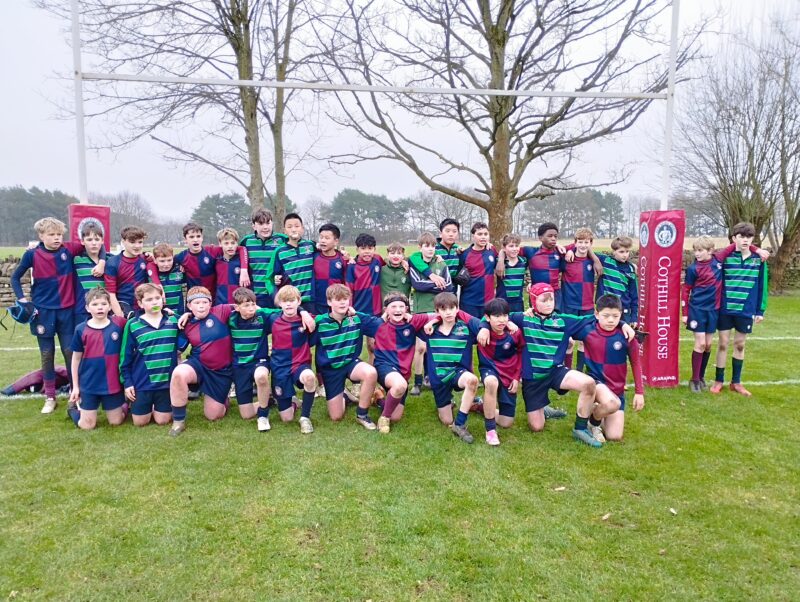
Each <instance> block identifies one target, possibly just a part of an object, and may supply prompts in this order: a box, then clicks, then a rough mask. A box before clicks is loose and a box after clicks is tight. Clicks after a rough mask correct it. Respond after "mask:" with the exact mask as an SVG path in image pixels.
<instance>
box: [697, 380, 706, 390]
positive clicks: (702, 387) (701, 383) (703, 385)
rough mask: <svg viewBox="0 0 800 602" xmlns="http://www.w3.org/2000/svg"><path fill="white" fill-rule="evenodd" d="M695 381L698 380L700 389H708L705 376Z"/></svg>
mask: <svg viewBox="0 0 800 602" xmlns="http://www.w3.org/2000/svg"><path fill="white" fill-rule="evenodd" d="M697 382H699V383H700V390H701V391H708V383H707V382H706V379H705V378H701V379H700V380H699V381H697Z"/></svg>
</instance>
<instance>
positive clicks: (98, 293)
mask: <svg viewBox="0 0 800 602" xmlns="http://www.w3.org/2000/svg"><path fill="white" fill-rule="evenodd" d="M100 297H104V298H105V300H106V301H108V302H109V303H111V295H110V294H109V293H108V291H107V290H106V289H105V287H102V286H96V287H94V288H90V289H89V290H88V291H86V305H89V303H91V302H92V301H93V300H94V299H99V298H100Z"/></svg>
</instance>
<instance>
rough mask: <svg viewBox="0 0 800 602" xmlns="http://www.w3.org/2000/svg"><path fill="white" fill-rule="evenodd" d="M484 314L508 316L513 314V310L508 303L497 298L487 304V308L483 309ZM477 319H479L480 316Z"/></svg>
mask: <svg viewBox="0 0 800 602" xmlns="http://www.w3.org/2000/svg"><path fill="white" fill-rule="evenodd" d="M483 313H484V314H485V315H487V316H507V315H508V314H509V313H511V308H510V307H509V305H508V301H506V300H505V299H502V298H500V297H496V298H494V299H492V300H491V301H489V302H488V303H487V304H486V306H485V307H484V308H483ZM475 317H476V318H477V317H480V316H475Z"/></svg>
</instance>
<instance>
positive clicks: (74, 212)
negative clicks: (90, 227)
mask: <svg viewBox="0 0 800 602" xmlns="http://www.w3.org/2000/svg"><path fill="white" fill-rule="evenodd" d="M67 215H68V217H69V234H70V240H72V242H81V234H80V233H81V229H82V228H83V226H84V225H85V224H86V223H87V222H90V221H93V222H95V223H97V224H100V227H101V229H102V230H103V244H105V247H106V251H110V250H111V234H110V229H111V207H108V206H107V205H87V204H84V203H73V204H72V205H70V206H69V207H68V208H67Z"/></svg>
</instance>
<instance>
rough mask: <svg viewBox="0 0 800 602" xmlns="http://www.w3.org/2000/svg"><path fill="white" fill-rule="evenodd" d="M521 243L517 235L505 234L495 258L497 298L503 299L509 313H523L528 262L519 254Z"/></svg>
mask: <svg viewBox="0 0 800 602" xmlns="http://www.w3.org/2000/svg"><path fill="white" fill-rule="evenodd" d="M521 242H522V239H521V238H520V237H519V235H517V234H505V235H504V236H503V238H502V240H501V241H500V246H501V247H502V249H501V250H500V254H499V257H498V258H497V272H496V274H497V297H498V298H499V299H505V300H506V302H507V303H508V306H509V308H510V310H511V311H525V300H524V299H525V298H524V296H523V295H524V293H525V274H526V272H527V271H528V260H527V259H525V258H524V257H522V256H521V255H520V254H519V249H520V243H521Z"/></svg>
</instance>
